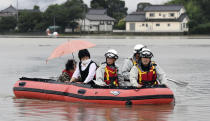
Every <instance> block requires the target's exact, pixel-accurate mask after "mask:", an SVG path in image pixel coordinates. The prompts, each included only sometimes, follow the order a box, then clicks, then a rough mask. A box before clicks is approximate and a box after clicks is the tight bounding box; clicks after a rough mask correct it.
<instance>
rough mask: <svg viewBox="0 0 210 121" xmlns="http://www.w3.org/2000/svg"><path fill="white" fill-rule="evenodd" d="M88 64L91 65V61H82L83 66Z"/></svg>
mask: <svg viewBox="0 0 210 121" xmlns="http://www.w3.org/2000/svg"><path fill="white" fill-rule="evenodd" d="M88 63H90V59H87V60H84V61H82V65H86V64H88Z"/></svg>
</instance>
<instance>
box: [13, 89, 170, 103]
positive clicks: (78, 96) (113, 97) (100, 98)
mask: <svg viewBox="0 0 210 121" xmlns="http://www.w3.org/2000/svg"><path fill="white" fill-rule="evenodd" d="M13 90H14V91H28V92H38V93H45V94H54V95H62V96H69V97H74V98H79V99H86V100H119V101H128V100H146V99H166V98H174V96H173V95H148V96H131V97H116V96H84V95H79V94H73V93H67V92H60V91H53V90H43V89H35V88H23V87H14V88H13Z"/></svg>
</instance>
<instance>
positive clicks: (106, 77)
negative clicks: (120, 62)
mask: <svg viewBox="0 0 210 121" xmlns="http://www.w3.org/2000/svg"><path fill="white" fill-rule="evenodd" d="M105 57H106V62H104V63H102V65H101V66H100V67H99V68H98V69H97V71H96V81H95V84H96V85H99V86H114V87H117V86H122V81H123V77H122V75H121V74H120V73H119V67H118V66H117V65H116V64H115V61H116V60H117V59H118V55H117V51H116V50H114V49H110V50H108V51H107V52H106V53H105Z"/></svg>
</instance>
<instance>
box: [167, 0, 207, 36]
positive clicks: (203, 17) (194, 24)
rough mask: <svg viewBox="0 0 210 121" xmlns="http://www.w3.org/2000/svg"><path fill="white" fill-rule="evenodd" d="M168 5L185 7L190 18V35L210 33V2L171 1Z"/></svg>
mask: <svg viewBox="0 0 210 121" xmlns="http://www.w3.org/2000/svg"><path fill="white" fill-rule="evenodd" d="M166 4H179V5H184V6H185V8H186V11H187V14H188V16H189V19H190V21H189V23H188V25H189V28H190V33H196V34H201V33H204V34H206V33H209V32H210V7H209V6H210V1H209V0H171V1H169V2H168V3H166Z"/></svg>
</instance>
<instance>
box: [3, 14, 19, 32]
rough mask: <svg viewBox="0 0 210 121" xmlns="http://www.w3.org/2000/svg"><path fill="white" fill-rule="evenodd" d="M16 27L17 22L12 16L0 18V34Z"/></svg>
mask: <svg viewBox="0 0 210 121" xmlns="http://www.w3.org/2000/svg"><path fill="white" fill-rule="evenodd" d="M16 25H17V20H16V18H15V17H13V16H9V17H2V18H0V32H6V31H10V30H11V31H13V30H14V29H15V27H16Z"/></svg>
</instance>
